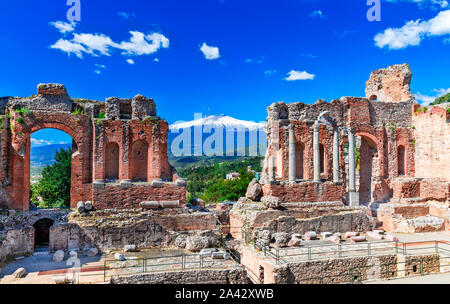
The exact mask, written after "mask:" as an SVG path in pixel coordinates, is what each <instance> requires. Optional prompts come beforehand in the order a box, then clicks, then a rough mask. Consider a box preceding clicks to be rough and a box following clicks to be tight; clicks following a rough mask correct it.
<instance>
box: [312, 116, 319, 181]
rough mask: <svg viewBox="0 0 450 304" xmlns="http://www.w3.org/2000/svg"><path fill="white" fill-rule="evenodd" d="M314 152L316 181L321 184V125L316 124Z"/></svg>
mask: <svg viewBox="0 0 450 304" xmlns="http://www.w3.org/2000/svg"><path fill="white" fill-rule="evenodd" d="M313 128H314V137H313V151H314V181H315V182H320V142H319V131H320V125H319V124H318V123H316V124H314V127H313Z"/></svg>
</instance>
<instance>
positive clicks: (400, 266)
mask: <svg viewBox="0 0 450 304" xmlns="http://www.w3.org/2000/svg"><path fill="white" fill-rule="evenodd" d="M447 272H450V258H448V257H437V256H436V259H430V258H425V257H417V259H414V260H413V261H401V262H399V261H396V262H392V263H383V264H380V265H376V266H374V265H369V266H358V267H351V268H349V269H348V271H344V272H343V273H339V274H330V273H326V272H325V271H323V272H321V273H322V274H321V275H319V276H310V277H306V278H305V277H302V278H297V279H296V282H295V283H297V284H361V283H363V282H374V281H382V280H396V279H402V278H411V277H418V276H425V275H430V274H438V273H447Z"/></svg>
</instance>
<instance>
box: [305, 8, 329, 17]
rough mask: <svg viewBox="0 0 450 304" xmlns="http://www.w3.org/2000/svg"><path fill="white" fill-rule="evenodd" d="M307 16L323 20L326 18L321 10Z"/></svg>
mask: <svg viewBox="0 0 450 304" xmlns="http://www.w3.org/2000/svg"><path fill="white" fill-rule="evenodd" d="M309 16H310V17H319V18H325V17H326V16H325V15H324V14H323V12H322V11H321V10H316V11H313V12H312V13H311V14H310V15H309Z"/></svg>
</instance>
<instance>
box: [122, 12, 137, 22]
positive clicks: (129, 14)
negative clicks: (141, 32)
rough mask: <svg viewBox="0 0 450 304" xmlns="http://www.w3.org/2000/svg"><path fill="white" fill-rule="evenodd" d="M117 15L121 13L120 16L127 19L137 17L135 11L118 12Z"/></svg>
mask: <svg viewBox="0 0 450 304" xmlns="http://www.w3.org/2000/svg"><path fill="white" fill-rule="evenodd" d="M117 15H119V16H120V17H122V18H124V19H127V20H130V19H136V14H135V13H127V12H118V13H117Z"/></svg>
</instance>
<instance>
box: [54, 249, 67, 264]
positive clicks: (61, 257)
mask: <svg viewBox="0 0 450 304" xmlns="http://www.w3.org/2000/svg"><path fill="white" fill-rule="evenodd" d="M62 261H64V251H62V250H58V251H56V252H55V253H54V254H53V262H62Z"/></svg>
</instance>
